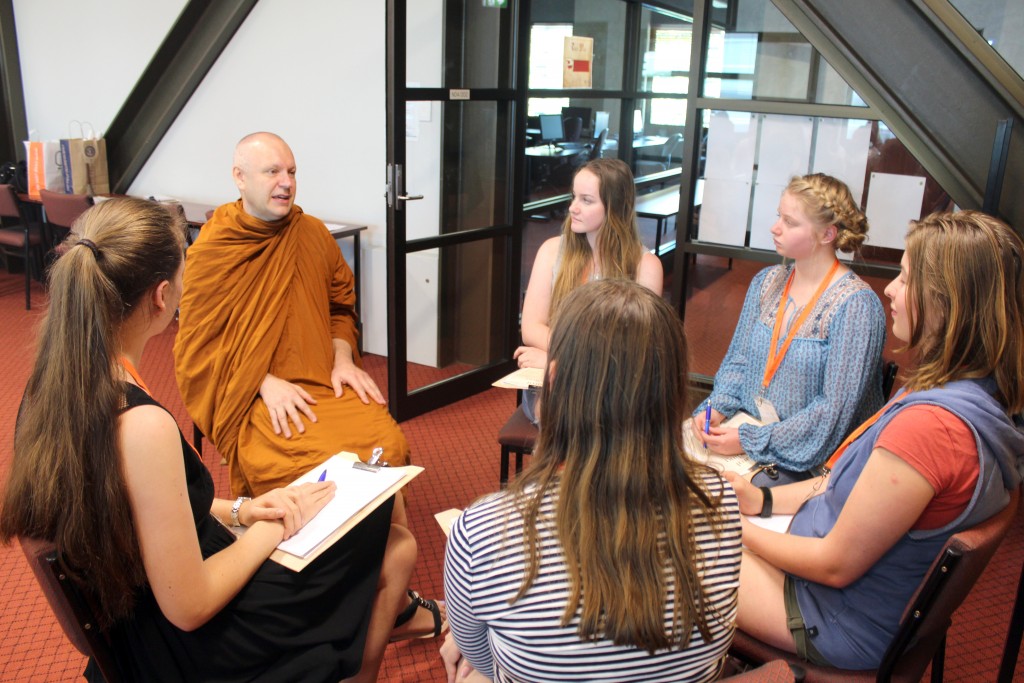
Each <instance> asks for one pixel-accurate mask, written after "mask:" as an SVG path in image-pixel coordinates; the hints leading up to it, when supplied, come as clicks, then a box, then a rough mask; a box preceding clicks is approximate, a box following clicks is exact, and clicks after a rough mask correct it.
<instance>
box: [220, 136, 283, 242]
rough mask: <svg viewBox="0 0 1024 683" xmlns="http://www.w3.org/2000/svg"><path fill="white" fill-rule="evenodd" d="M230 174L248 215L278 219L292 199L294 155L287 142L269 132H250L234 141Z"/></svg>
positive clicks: (264, 218) (271, 220)
mask: <svg viewBox="0 0 1024 683" xmlns="http://www.w3.org/2000/svg"><path fill="white" fill-rule="evenodd" d="M231 174H232V176H233V177H234V179H235V185H237V186H238V191H239V192H240V193H241V196H242V208H243V209H244V210H245V212H246V213H248V214H249V215H250V216H254V217H256V218H259V219H260V220H264V221H270V222H273V221H278V220H281V219H283V218H285V217H286V216H288V214H289V213H290V212H291V208H292V205H293V204H294V203H295V188H296V185H295V156H294V155H293V154H292V150H291V148H290V147H288V143H286V142H285V141H284V140H282V139H281V137H280V136H278V135H274V134H273V133H266V132H260V133H251V134H249V135H246V136H245V137H244V138H242V139H241V140H239V141H238V144H237V145H235V160H234V166H233V168H232V169H231Z"/></svg>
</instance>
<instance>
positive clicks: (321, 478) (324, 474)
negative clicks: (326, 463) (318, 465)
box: [317, 470, 327, 482]
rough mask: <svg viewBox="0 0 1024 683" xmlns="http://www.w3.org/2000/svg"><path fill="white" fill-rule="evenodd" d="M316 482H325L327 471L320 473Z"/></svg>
mask: <svg viewBox="0 0 1024 683" xmlns="http://www.w3.org/2000/svg"><path fill="white" fill-rule="evenodd" d="M317 481H318V482H320V481H327V470H324V471H323V472H321V473H320V478H319V479H317Z"/></svg>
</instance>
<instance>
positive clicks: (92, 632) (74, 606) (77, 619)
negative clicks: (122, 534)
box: [19, 538, 123, 683]
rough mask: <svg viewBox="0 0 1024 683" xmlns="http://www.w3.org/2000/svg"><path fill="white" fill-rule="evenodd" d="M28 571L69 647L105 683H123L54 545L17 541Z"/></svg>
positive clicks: (22, 539)
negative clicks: (91, 664) (89, 661)
mask: <svg viewBox="0 0 1024 683" xmlns="http://www.w3.org/2000/svg"><path fill="white" fill-rule="evenodd" d="M19 540H20V542H21V549H22V550H23V551H24V552H25V557H26V558H27V559H28V564H29V567H31V568H32V573H33V574H35V575H36V581H38V582H39V587H40V588H42V590H43V595H45V596H46V601H47V602H48V603H50V609H52V610H53V613H54V616H56V617H57V622H58V623H59V624H60V626H61V628H62V629H63V630H64V635H66V636H67V637H68V640H70V641H71V644H72V645H74V646H75V648H77V649H78V651H79V652H81V653H82V654H83V655H86V656H89V657H92V659H93V661H94V662H95V664H96V665H97V666H98V667H99V669H100V672H101V673H102V674H103V677H104V678H105V679H106V680H107V683H116V682H117V681H120V680H122V679H123V676H121V672H120V669H119V668H118V666H117V659H116V657H115V654H114V650H113V648H112V647H111V644H110V642H109V641H108V640H107V638H106V637H105V636H104V635H103V633H102V632H101V631H100V629H99V627H98V625H97V622H96V618H95V615H94V613H93V609H92V607H91V606H90V604H89V601H88V600H87V599H86V597H85V596H84V595H83V594H82V592H81V591H79V590H78V588H77V587H76V586H75V585H74V583H73V582H72V581H71V579H70V577H69V576H68V575H67V572H66V571H65V570H64V569H63V568H62V567H61V563H60V561H59V560H58V558H57V550H56V548H55V547H54V545H53V543H50V542H48V541H40V540H37V539H34V538H20V539H19Z"/></svg>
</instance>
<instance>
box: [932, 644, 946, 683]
mask: <svg viewBox="0 0 1024 683" xmlns="http://www.w3.org/2000/svg"><path fill="white" fill-rule="evenodd" d="M945 668H946V636H945V635H943V636H942V640H941V641H939V647H938V648H936V650H935V656H934V657H932V683H942V677H943V674H944V673H945Z"/></svg>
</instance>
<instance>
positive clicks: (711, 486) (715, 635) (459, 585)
mask: <svg viewBox="0 0 1024 683" xmlns="http://www.w3.org/2000/svg"><path fill="white" fill-rule="evenodd" d="M705 482H706V486H707V488H708V490H709V491H710V492H711V494H712V496H717V495H718V493H719V492H722V493H723V497H722V502H721V505H722V508H723V511H724V515H723V516H724V520H725V522H724V524H723V526H722V529H721V535H720V537H719V538H716V537H715V536H714V534H713V533H712V530H711V526H710V524H709V522H708V520H707V519H706V518H705V517H704V515H703V514H701V513H699V512H696V511H695V514H694V518H693V523H694V526H695V529H696V539H697V545H698V547H699V548H700V549H701V551H702V557H701V558H700V560H699V561H698V563H697V568H698V572H699V575H700V576H701V577H702V581H703V586H704V589H705V591H706V594H707V599H708V604H709V607H710V610H714V611H713V612H711V613H712V614H714V613H715V612H717V614H718V615H720V618H717V619H716V618H714V617H712V618H710V619H709V626H710V628H711V636H712V637H711V640H710V641H709V642H707V643H705V642H704V641H703V640H702V639H701V637H700V634H699V633H698V632H697V631H696V629H694V631H693V634H692V636H691V639H690V643H689V646H688V647H686V648H685V649H682V650H660V651H657V652H655V653H654V654H653V655H652V654H649V653H648V652H647V651H646V650H642V649H637V648H633V647H622V646H617V645H613V644H612V643H611V641H608V640H599V641H592V642H586V641H582V640H580V638H579V636H578V635H577V633H576V630H577V623H578V621H577V620H574V621H572V622H571V623H570V624H569V625H568V626H565V627H562V626H560V621H561V618H562V613H563V610H564V608H565V604H566V602H567V600H568V596H569V579H568V574H567V573H566V571H565V565H564V559H563V555H562V550H561V547H560V546H559V544H558V542H557V540H556V539H555V537H554V530H553V529H552V528H551V527H550V526H547V527H546V528H545V527H542V528H541V529H540V530H539V534H538V536H539V538H538V541H539V548H540V565H539V572H538V575H537V578H536V580H535V581H534V583H533V585H532V586H531V587H530V590H529V591H528V592H527V593H526V595H524V596H523V597H522V598H520V599H519V600H518V601H517V602H515V603H513V604H509V601H510V600H511V599H512V598H513V597H514V596H515V594H516V593H517V592H518V590H519V587H520V585H521V583H522V578H523V574H524V571H525V557H524V552H523V544H522V536H521V534H522V525H523V523H522V517H521V516H520V515H519V513H518V511H517V510H516V509H515V507H514V506H513V505H512V503H511V499H510V496H508V495H507V494H504V493H498V494H495V495H494V496H491V497H489V498H486V499H484V500H482V501H479V502H478V503H476V504H474V505H472V506H470V507H469V508H468V509H467V510H466V511H465V512H464V513H463V514H462V516H460V517H459V519H458V520H457V521H456V522H455V524H454V525H453V527H452V531H451V537H450V538H449V540H448V549H447V553H446V555H445V571H444V583H445V600H446V604H447V610H448V620H449V624H450V625H451V630H452V634H453V635H454V637H455V641H456V643H457V644H458V646H459V650H460V651H461V652H462V654H463V656H464V657H465V658H466V659H467V660H468V661H469V662H470V663H471V664H472V665H473V666H474V668H476V669H477V670H478V671H479V672H481V673H482V674H484V675H488V676H490V677H491V678H493V679H494V680H495V681H516V682H520V683H525V682H527V681H552V682H555V681H557V682H560V683H561V682H565V683H568V682H570V681H615V682H623V683H625V682H628V681H643V682H644V683H656V682H659V681H708V680H713V679H714V678H715V677H716V676H717V674H718V667H719V663H720V661H721V659H722V657H724V655H725V653H726V651H727V650H728V649H729V644H730V643H731V642H732V635H733V629H734V625H735V619H736V598H737V590H738V586H739V568H740V553H741V538H740V515H739V508H738V504H737V501H736V495H735V493H733V490H732V487H731V486H729V485H728V484H727V483H726V482H724V481H723V480H722V479H720V478H719V477H717V476H716V475H713V474H708V475H707V476H706V477H705ZM554 497H555V496H554V494H548V496H547V497H546V499H545V500H544V503H543V505H542V508H541V519H544V518H547V519H551V518H552V517H553V514H554V512H553V511H554V505H555V500H554ZM669 589H670V592H669V595H668V600H667V602H666V605H665V624H666V629H667V628H668V627H669V625H670V624H671V622H672V612H673V592H672V589H671V585H670V587H669Z"/></svg>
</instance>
